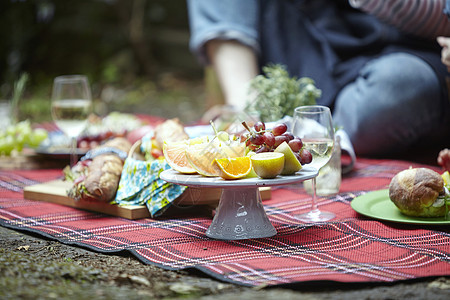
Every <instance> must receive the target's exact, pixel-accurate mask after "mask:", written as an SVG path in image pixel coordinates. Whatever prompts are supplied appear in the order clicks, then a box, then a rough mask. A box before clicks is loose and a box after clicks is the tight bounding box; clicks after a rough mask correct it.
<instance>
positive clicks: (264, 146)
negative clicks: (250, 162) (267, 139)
mask: <svg viewBox="0 0 450 300" xmlns="http://www.w3.org/2000/svg"><path fill="white" fill-rule="evenodd" d="M269 150H270V149H269V148H267V146H266V145H262V146H261V147H259V148H258V150H256V151H255V152H256V153H263V152H269Z"/></svg>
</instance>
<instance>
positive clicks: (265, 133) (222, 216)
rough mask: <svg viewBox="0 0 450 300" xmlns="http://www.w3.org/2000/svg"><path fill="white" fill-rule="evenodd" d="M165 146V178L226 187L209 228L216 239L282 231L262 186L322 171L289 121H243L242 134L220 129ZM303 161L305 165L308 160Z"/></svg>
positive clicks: (163, 177)
mask: <svg viewBox="0 0 450 300" xmlns="http://www.w3.org/2000/svg"><path fill="white" fill-rule="evenodd" d="M211 126H212V127H213V129H214V133H215V134H214V136H213V137H208V136H203V137H199V138H195V139H188V140H184V141H181V142H175V143H168V142H165V143H164V146H163V155H164V157H165V159H166V160H167V162H168V163H169V165H170V166H171V169H169V170H165V171H163V172H162V173H161V174H160V177H161V179H163V180H165V181H167V182H170V183H174V184H177V185H183V186H188V187H197V188H221V189H222V194H221V197H220V201H219V206H218V208H217V209H216V214H215V216H214V219H213V221H212V223H211V225H210V227H209V228H208V230H207V231H206V235H207V236H208V237H210V238H215V239H221V240H239V239H249V238H263V237H269V236H273V235H275V234H276V230H275V228H274V227H273V225H272V224H271V223H270V221H269V219H268V217H267V215H266V213H265V210H264V207H263V205H262V202H261V196H260V193H259V189H258V188H259V187H261V186H276V185H285V184H294V183H299V182H302V181H304V180H307V179H311V178H314V177H315V176H317V174H318V171H317V170H316V169H315V168H313V167H309V166H307V164H308V163H310V162H311V160H312V158H311V154H310V153H309V152H308V151H307V150H306V149H304V148H303V145H302V141H301V139H300V138H298V137H295V136H293V135H292V134H291V133H290V132H288V131H287V128H288V127H287V125H286V124H285V123H280V124H276V125H275V126H274V127H273V128H270V129H269V128H267V129H266V126H265V124H264V123H263V122H256V123H255V124H254V125H253V126H249V125H247V123H246V122H242V126H243V128H245V130H246V132H244V133H242V134H240V135H239V136H234V135H230V134H228V133H227V132H224V131H221V132H217V130H216V129H215V127H214V124H213V123H211ZM302 162H303V164H304V165H302Z"/></svg>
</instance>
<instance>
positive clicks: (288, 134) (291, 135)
mask: <svg viewBox="0 0 450 300" xmlns="http://www.w3.org/2000/svg"><path fill="white" fill-rule="evenodd" d="M282 135H284V136H285V137H287V138H288V141H290V140H293V139H294V135H293V134H292V133H290V132H285V133H283V134H282Z"/></svg>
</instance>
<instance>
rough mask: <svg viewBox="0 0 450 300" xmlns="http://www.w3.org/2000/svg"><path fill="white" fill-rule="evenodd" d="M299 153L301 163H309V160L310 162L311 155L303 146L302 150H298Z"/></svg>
mask: <svg viewBox="0 0 450 300" xmlns="http://www.w3.org/2000/svg"><path fill="white" fill-rule="evenodd" d="M299 154H300V157H301V158H302V164H309V163H310V162H312V155H311V153H310V152H309V151H308V150H306V149H305V148H302V150H300V152H299Z"/></svg>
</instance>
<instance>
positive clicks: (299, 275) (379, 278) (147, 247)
mask: <svg viewBox="0 0 450 300" xmlns="http://www.w3.org/2000/svg"><path fill="white" fill-rule="evenodd" d="M410 166H413V167H418V166H422V165H418V164H414V163H410V162H404V161H392V160H368V159H359V160H358V162H357V163H356V166H355V169H354V171H353V172H352V173H351V174H349V175H348V176H347V177H344V179H343V182H342V186H341V191H340V193H339V194H338V195H336V196H332V197H322V198H321V199H320V201H319V206H320V208H322V209H325V210H329V211H333V212H334V213H336V215H337V218H336V219H334V220H332V221H330V222H325V223H320V224H302V223H299V222H298V221H296V219H295V218H294V217H293V215H295V214H298V213H301V212H305V211H307V210H308V209H309V208H310V196H308V195H307V194H306V193H304V191H303V190H302V189H301V188H300V189H299V188H295V187H293V186H284V187H280V188H275V189H274V190H273V192H272V198H271V199H270V200H266V201H264V206H265V209H266V211H267V214H268V216H269V219H270V220H271V222H272V224H273V225H274V226H275V228H276V230H277V232H278V234H277V235H276V236H273V237H270V238H263V239H250V240H239V241H219V240H213V239H210V238H208V237H206V235H205V232H206V230H207V228H208V227H209V225H210V224H211V218H208V217H201V216H195V215H194V216H188V217H186V216H184V217H179V218H163V219H157V220H155V219H150V218H148V219H141V220H127V219H122V218H117V217H111V216H107V215H102V214H98V213H93V212H88V211H82V210H78V209H74V208H70V207H65V206H61V205H57V204H52V203H46V202H39V201H30V200H25V199H24V198H23V194H22V190H23V188H24V187H25V186H27V185H31V184H36V183H41V182H45V181H49V180H52V179H55V178H57V177H59V176H61V170H38V171H0V224H1V225H3V226H5V227H9V228H13V229H18V230H24V231H31V232H35V233H38V234H41V235H43V236H46V237H49V238H52V239H55V240H58V241H59V242H61V243H65V244H71V245H76V246H81V247H86V248H89V249H92V250H95V251H98V252H103V253H114V252H119V251H123V250H128V251H130V252H131V253H133V254H134V255H135V256H136V257H137V258H139V259H140V260H141V261H143V262H145V263H147V264H154V265H157V266H160V267H161V268H165V269H170V270H175V269H184V268H196V269H199V270H201V271H203V272H205V273H206V274H209V275H211V276H213V277H215V278H217V279H220V280H223V281H228V282H232V283H236V284H240V285H247V286H258V285H262V286H265V285H281V284H292V283H296V282H302V281H320V280H331V281H339V282H392V281H397V280H408V279H414V278H419V277H428V276H442V275H450V246H449V245H450V234H449V228H448V225H447V226H442V225H441V226H424V225H414V224H399V223H390V222H382V221H378V220H375V219H371V218H367V217H364V216H362V215H359V214H358V213H357V212H355V211H354V210H353V209H352V208H351V207H350V202H351V201H352V199H354V198H355V197H357V196H359V195H362V194H365V193H367V192H369V191H374V190H379V189H385V188H387V186H388V184H389V182H390V180H391V178H392V177H393V176H394V175H395V174H396V173H398V172H399V171H401V170H403V169H406V168H408V167H410ZM426 167H429V168H433V167H431V166H426ZM436 170H437V169H436Z"/></svg>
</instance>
